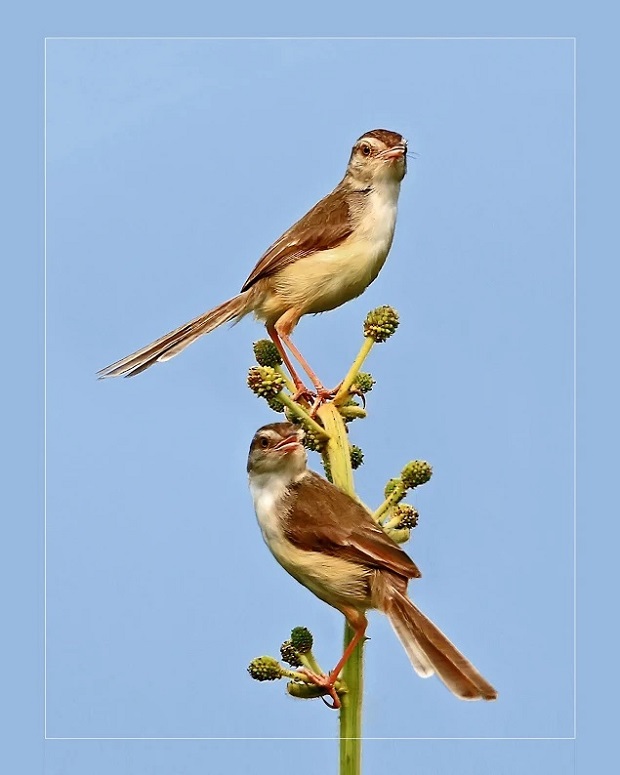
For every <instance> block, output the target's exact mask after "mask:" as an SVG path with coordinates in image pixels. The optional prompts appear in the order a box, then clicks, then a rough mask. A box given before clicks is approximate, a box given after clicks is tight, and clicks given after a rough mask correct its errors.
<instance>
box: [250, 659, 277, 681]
mask: <svg viewBox="0 0 620 775" xmlns="http://www.w3.org/2000/svg"><path fill="white" fill-rule="evenodd" d="M248 673H249V674H250V675H251V676H252V678H253V679H254V680H255V681H275V680H277V679H278V678H282V675H283V673H282V665H281V664H280V663H279V662H278V660H277V659H274V658H273V657H256V659H253V660H252V661H251V662H250V664H249V665H248Z"/></svg>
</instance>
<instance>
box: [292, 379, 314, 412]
mask: <svg viewBox="0 0 620 775" xmlns="http://www.w3.org/2000/svg"><path fill="white" fill-rule="evenodd" d="M291 399H292V400H293V401H295V402H296V403H304V404H307V405H308V406H314V401H315V399H316V393H313V392H312V390H310V388H307V387H306V386H305V385H304V384H303V382H299V383H295V392H294V393H293V395H292V396H291Z"/></svg>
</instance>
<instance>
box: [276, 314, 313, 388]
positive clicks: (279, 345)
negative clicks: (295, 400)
mask: <svg viewBox="0 0 620 775" xmlns="http://www.w3.org/2000/svg"><path fill="white" fill-rule="evenodd" d="M267 333H268V334H269V336H270V338H271V341H272V342H273V343H274V344H275V346H276V347H277V349H278V352H279V353H280V355H281V356H282V360H283V361H284V363H285V365H286V368H287V369H288V370H289V372H290V375H291V377H292V378H293V382H294V383H295V387H296V388H297V390H301V389H304V390H305V386H304V383H303V382H302V381H301V379H300V377H299V375H298V374H297V372H296V371H295V369H294V368H293V364H292V363H291V360H290V358H289V357H288V353H287V352H286V350H285V349H284V346H283V344H282V342H281V341H280V337H279V336H278V332H277V331H276V329H275V328H274V327H273V326H267Z"/></svg>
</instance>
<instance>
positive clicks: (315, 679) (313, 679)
mask: <svg viewBox="0 0 620 775" xmlns="http://www.w3.org/2000/svg"><path fill="white" fill-rule="evenodd" d="M300 672H301V673H303V674H304V676H305V677H306V678H307V679H308V680H309V681H310V683H313V684H314V685H315V686H318V687H320V688H322V689H325V694H327V695H329V696H330V697H331V699H332V700H333V704H330V703H329V702H328V701H327V699H326V698H325V696H322V697H321V699H322V700H323V702H324V703H325V705H327V707H328V708H330V709H331V710H338V709H339V708H340V705H341V703H340V697H339V696H338V692H337V691H336V688H335V684H336V681H337V680H338V676H337V675H334V674H333V673H328V674H327V675H325V674H318V673H313V672H312V670H308V669H307V668H303V669H302V670H301V671H300Z"/></svg>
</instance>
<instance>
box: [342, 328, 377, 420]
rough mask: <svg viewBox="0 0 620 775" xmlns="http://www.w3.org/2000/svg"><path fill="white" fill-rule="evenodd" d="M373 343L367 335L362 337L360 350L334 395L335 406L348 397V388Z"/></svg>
mask: <svg viewBox="0 0 620 775" xmlns="http://www.w3.org/2000/svg"><path fill="white" fill-rule="evenodd" d="M374 344H375V340H374V339H371V338H370V337H369V336H367V337H365V338H364V342H363V344H362V346H361V347H360V351H359V352H358V354H357V357H356V358H355V360H354V361H353V363H352V365H351V368H350V369H349V371H347V374H346V376H345V378H344V379H343V381H342V383H341V385H340V387H339V388H338V392H337V393H336V395H335V396H334V403H335V404H336V406H338V405H339V404H342V403H344V402H345V401H346V400H347V399H348V397H349V388H350V387H351V385H352V384H353V383H354V382H355V378H356V377H357V375H358V374H359V373H360V369H361V368H362V366H363V365H364V361H365V360H366V358H368V354H369V353H370V351H371V350H372V348H373V345H374Z"/></svg>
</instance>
